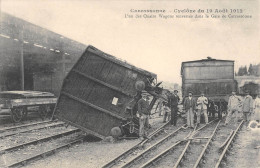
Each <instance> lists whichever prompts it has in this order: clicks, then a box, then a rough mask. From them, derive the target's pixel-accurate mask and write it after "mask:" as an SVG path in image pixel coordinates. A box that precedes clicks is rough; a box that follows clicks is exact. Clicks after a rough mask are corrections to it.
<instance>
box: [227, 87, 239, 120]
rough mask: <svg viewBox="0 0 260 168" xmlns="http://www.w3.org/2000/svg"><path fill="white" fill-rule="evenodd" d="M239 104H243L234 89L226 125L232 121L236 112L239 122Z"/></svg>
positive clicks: (229, 100) (229, 101)
mask: <svg viewBox="0 0 260 168" xmlns="http://www.w3.org/2000/svg"><path fill="white" fill-rule="evenodd" d="M239 106H241V99H240V98H239V97H238V96H237V95H236V91H235V90H233V91H232V95H231V96H230V97H229V99H228V109H227V117H226V121H225V125H227V124H228V123H229V122H230V120H231V118H232V115H233V114H235V122H236V123H237V119H238V108H239Z"/></svg>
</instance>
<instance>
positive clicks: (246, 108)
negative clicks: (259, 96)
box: [242, 90, 253, 121]
mask: <svg viewBox="0 0 260 168" xmlns="http://www.w3.org/2000/svg"><path fill="white" fill-rule="evenodd" d="M245 94H246V96H245V98H244V101H243V103H242V111H243V116H244V120H245V121H249V120H250V119H249V117H250V115H251V113H252V112H253V98H252V97H251V96H250V95H249V91H248V90H246V91H245Z"/></svg>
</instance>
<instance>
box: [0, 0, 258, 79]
mask: <svg viewBox="0 0 260 168" xmlns="http://www.w3.org/2000/svg"><path fill="white" fill-rule="evenodd" d="M259 2H260V1H259V0H251V1H245V0H244V1H239V0H230V1H219V0H218V1H217V0H216V1H215V0H214V1H213V0H212V1H208V2H204V1H194V0H184V1H180V0H173V1H167V0H166V1H159V0H149V1H145V0H135V1H123V0H114V1H103V0H98V1H93V0H92V1H90V0H73V1H72V0H71V1H68V0H63V1H62V0H1V11H4V12H6V13H9V14H11V15H14V16H16V17H19V18H22V19H24V20H26V21H29V22H31V23H33V24H36V25H39V26H41V27H43V28H47V29H49V30H51V31H54V32H56V33H58V34H61V35H63V36H66V37H68V38H71V39H73V40H76V41H79V42H81V43H84V44H86V45H93V46H95V47H96V48H98V49H100V50H102V51H104V52H106V53H109V54H111V55H113V56H116V57H118V58H120V59H123V60H126V61H127V62H129V63H131V64H134V65H135V66H137V67H140V68H142V69H145V70H148V71H151V72H153V73H156V74H157V76H158V80H162V81H169V82H175V83H179V84H181V76H180V68H181V63H182V62H183V61H193V60H200V59H205V58H206V57H208V56H210V57H212V58H215V59H223V60H234V61H235V70H237V69H238V67H239V66H241V65H247V66H248V65H249V64H250V63H253V64H257V63H260V61H259V60H260V59H259V58H260V50H259V49H260V38H259V37H260V33H259V24H260V22H259V18H260V17H259V5H260V3H259ZM131 9H136V10H138V9H160V10H166V11H167V12H166V13H165V14H166V15H168V14H170V15H173V14H177V13H174V11H175V10H185V9H189V10H196V11H197V10H198V9H204V10H206V9H213V10H215V9H227V10H228V12H230V9H242V10H243V13H241V15H251V16H252V18H250V19H241V18H240V19H235V18H228V19H221V18H220V19H218V18H211V17H210V18H208V19H206V18H204V19H195V18H191V19H190V18H182V19H178V18H173V19H162V18H158V17H157V18H126V17H125V14H132V15H134V16H135V14H136V13H132V12H130V10H131ZM140 14H141V15H142V17H143V14H147V13H140ZM179 14H183V15H184V14H185V15H186V14H187V13H179ZM227 14H229V13H227ZM156 15H157V14H156ZM157 16H158V15H157Z"/></svg>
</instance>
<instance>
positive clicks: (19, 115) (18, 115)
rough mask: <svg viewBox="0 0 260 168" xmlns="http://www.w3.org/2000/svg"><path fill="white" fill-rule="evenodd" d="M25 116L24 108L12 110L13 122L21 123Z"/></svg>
mask: <svg viewBox="0 0 260 168" xmlns="http://www.w3.org/2000/svg"><path fill="white" fill-rule="evenodd" d="M23 116H24V108H22V107H14V108H12V109H11V117H12V120H13V122H20V121H21V120H22V119H23Z"/></svg>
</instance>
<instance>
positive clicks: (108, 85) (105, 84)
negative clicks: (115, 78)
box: [72, 69, 134, 97]
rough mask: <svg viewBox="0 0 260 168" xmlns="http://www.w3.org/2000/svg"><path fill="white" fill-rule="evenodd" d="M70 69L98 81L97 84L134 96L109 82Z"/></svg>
mask: <svg viewBox="0 0 260 168" xmlns="http://www.w3.org/2000/svg"><path fill="white" fill-rule="evenodd" d="M72 71H73V72H75V73H77V74H80V75H82V76H84V77H85V78H88V79H90V80H92V81H94V82H97V83H99V84H101V85H103V86H106V87H108V88H110V89H113V90H115V91H117V92H120V93H122V94H125V95H127V96H130V97H134V95H131V94H129V93H127V92H125V91H123V90H122V89H119V88H117V87H115V86H112V85H110V84H108V83H105V82H103V81H101V80H99V79H96V78H93V77H92V76H89V75H87V74H84V73H82V72H80V71H77V70H74V69H73V70H72Z"/></svg>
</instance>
